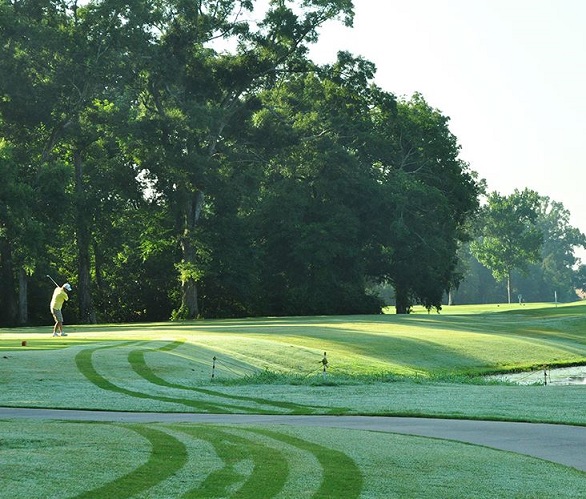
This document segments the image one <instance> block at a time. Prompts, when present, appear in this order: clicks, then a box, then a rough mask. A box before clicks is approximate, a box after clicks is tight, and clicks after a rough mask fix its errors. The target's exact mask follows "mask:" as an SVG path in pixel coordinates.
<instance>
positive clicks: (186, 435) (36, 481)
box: [0, 421, 585, 499]
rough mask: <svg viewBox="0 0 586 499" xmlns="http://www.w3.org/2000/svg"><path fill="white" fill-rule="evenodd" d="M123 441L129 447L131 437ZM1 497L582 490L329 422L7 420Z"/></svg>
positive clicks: (512, 461) (541, 465)
mask: <svg viewBox="0 0 586 499" xmlns="http://www.w3.org/2000/svg"><path fill="white" fill-rule="evenodd" d="M122 442H123V443H124V444H122ZM0 456H1V459H0V476H2V497H3V498H11V499H12V498H24V497H26V498H27V499H35V498H65V497H116V498H125V497H135V498H145V499H146V498H152V497H157V498H171V497H208V498H211V497H218V498H219V497H241V498H251V499H259V498H263V497H275V498H280V499H285V498H296V499H303V498H310V497H330V498H358V497H360V498H382V497H384V498H393V497H398V498H402V497H409V498H411V497H413V498H417V497H434V498H460V497H461V498H468V497H475V498H502V497H519V498H533V497H544V498H545V497H556V498H575V497H583V491H584V481H585V474H584V473H582V472H579V471H576V470H572V469H570V468H567V467H564V466H560V465H556V464H553V463H549V462H546V461H543V460H540V459H535V458H531V457H527V456H521V455H517V454H514V453H509V452H504V451H498V450H493V449H488V448H484V447H478V446H473V445H467V444H462V443H457V442H451V441H441V440H436V439H430V438H423V437H412V436H405V435H396V434H387V433H375V432H368V431H360V430H345V429H332V428H295V427H289V426H277V425H274V426H268V427H256V426H240V425H238V426H214V425H190V424H173V425H166V424H149V425H136V424H124V425H121V424H109V423H74V422H72V423H63V422H38V421H27V422H26V424H25V425H23V424H22V423H20V422H8V421H0Z"/></svg>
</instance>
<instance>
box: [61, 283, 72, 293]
mask: <svg viewBox="0 0 586 499" xmlns="http://www.w3.org/2000/svg"><path fill="white" fill-rule="evenodd" d="M63 288H64V289H66V290H67V291H71V284H69V283H68V282H66V283H65V284H64V285H63Z"/></svg>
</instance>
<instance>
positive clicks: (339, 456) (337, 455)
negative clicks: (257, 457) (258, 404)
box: [247, 428, 364, 499]
mask: <svg viewBox="0 0 586 499" xmlns="http://www.w3.org/2000/svg"><path fill="white" fill-rule="evenodd" d="M247 431H250V432H253V433H258V434H260V435H264V436H267V437H270V438H273V439H275V440H280V441H282V442H285V443H287V444H289V445H292V446H294V447H298V448H300V449H302V450H304V451H307V452H310V453H311V454H313V455H314V456H315V458H316V459H317V460H318V461H319V463H320V465H321V467H322V469H323V480H322V483H321V485H320V488H319V490H318V491H317V492H316V493H315V495H314V497H316V498H326V497H344V499H353V498H357V497H360V492H361V490H362V484H363V481H364V479H363V476H362V473H361V471H360V468H359V467H358V465H357V464H356V463H355V462H354V461H353V460H352V459H351V458H350V457H348V456H347V455H346V454H344V453H343V452H340V451H337V450H334V449H329V448H327V447H324V446H322V445H319V444H316V443H313V442H309V441H307V440H303V439H301V438H297V437H293V436H291V435H287V434H284V433H279V432H276V431H271V430H263V429H260V428H258V429H256V428H247Z"/></svg>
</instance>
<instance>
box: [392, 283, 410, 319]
mask: <svg viewBox="0 0 586 499" xmlns="http://www.w3.org/2000/svg"><path fill="white" fill-rule="evenodd" d="M410 311H411V304H410V303H409V296H408V294H407V292H406V291H405V289H403V288H402V287H401V286H395V312H396V313H397V314H408V313H409V312H410Z"/></svg>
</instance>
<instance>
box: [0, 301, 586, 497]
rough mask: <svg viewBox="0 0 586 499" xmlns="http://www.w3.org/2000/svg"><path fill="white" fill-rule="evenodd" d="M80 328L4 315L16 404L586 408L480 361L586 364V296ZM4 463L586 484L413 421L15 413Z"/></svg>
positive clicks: (19, 488)
mask: <svg viewBox="0 0 586 499" xmlns="http://www.w3.org/2000/svg"><path fill="white" fill-rule="evenodd" d="M68 331H69V333H70V336H68V337H67V338H51V337H49V334H50V333H49V328H24V329H4V330H0V405H4V406H22V407H55V408H86V409H101V410H129V411H130V410H136V411H161V412H176V411H189V412H211V413H217V412H232V413H260V414H262V413H286V414H386V415H413V416H436V417H440V416H441V417H450V418H458V417H462V418H482V419H503V420H504V419H508V420H523V421H542V422H556V423H572V424H578V425H586V415H585V413H584V400H585V398H584V388H583V387H581V386H547V387H544V386H511V385H503V384H494V383H492V384H490V383H487V382H485V381H483V380H482V378H480V377H479V376H480V375H482V374H485V373H493V372H503V371H510V370H526V369H531V368H533V367H535V368H541V366H543V365H544V364H548V365H560V366H561V365H572V364H586V305H584V304H578V305H572V306H558V307H554V306H546V305H541V306H535V305H533V306H524V307H514V306H500V307H494V306H492V307H475V308H474V307H450V308H449V309H446V310H445V311H444V312H443V313H441V314H427V313H426V312H421V311H417V313H415V314H413V315H410V316H406V317H404V316H396V315H380V316H353V317H311V318H266V319H243V320H215V321H212V320H210V321H197V322H193V323H161V324H140V325H116V326H114V325H101V326H75V327H69V328H68ZM22 341H26V342H27V346H26V347H23V346H21V345H22ZM324 352H327V355H328V359H329V361H330V365H329V367H328V369H327V372H326V375H325V376H324V373H323V372H322V366H321V364H320V361H321V359H322V357H323V353H324ZM214 357H215V358H216V359H215V369H214V370H213V371H212V366H213V358H214ZM212 373H213V374H214V377H213V378H212ZM0 476H2V487H3V491H2V497H7V498H13V497H14V498H17V497H27V498H34V497H144V498H146V497H242V498H247V497H250V498H259V497H280V498H293V497H295V498H304V497H336V498H337V497H348V498H352V497H439V498H441V497H451V498H454V497H479V498H483V497H580V494H583V490H584V482H585V479H584V477H585V474H584V473H582V472H578V471H576V470H572V469H569V468H566V467H563V466H559V465H555V464H552V463H548V462H545V461H541V460H537V459H533V458H529V457H526V456H519V455H515V454H511V453H507V452H502V451H496V450H492V449H486V448H482V447H478V446H472V445H466V444H462V443H457V442H447V441H439V440H434V439H428V438H421V437H409V436H404V435H391V434H378V433H371V432H367V431H357V430H342V429H324V428H320V429H317V428H295V427H291V428H289V427H277V426H274V427H262V428H261V427H254V426H251V427H242V426H238V427H230V426H217V425H187V424H173V425H171V424H169V425H163V424H144V425H139V424H106V423H64V422H38V421H27V422H26V424H24V425H23V424H22V423H21V422H20V421H0Z"/></svg>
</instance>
